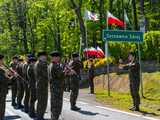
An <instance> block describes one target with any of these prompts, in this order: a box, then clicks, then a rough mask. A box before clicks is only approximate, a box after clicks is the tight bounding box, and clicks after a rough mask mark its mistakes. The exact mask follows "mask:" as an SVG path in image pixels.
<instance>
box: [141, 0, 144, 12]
mask: <svg viewBox="0 0 160 120" xmlns="http://www.w3.org/2000/svg"><path fill="white" fill-rule="evenodd" d="M140 14H141V15H144V0H140Z"/></svg>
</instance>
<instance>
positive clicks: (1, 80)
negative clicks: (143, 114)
mask: <svg viewBox="0 0 160 120" xmlns="http://www.w3.org/2000/svg"><path fill="white" fill-rule="evenodd" d="M49 56H50V57H49ZM4 58H5V56H4V55H2V54H0V120H4V119H5V104H6V103H5V100H6V95H7V93H8V83H11V93H12V103H11V105H12V106H13V107H14V108H15V109H22V110H23V111H24V112H25V113H27V114H28V115H29V116H30V117H31V118H34V119H36V120H44V114H45V112H46V108H47V104H50V106H51V109H50V111H51V120H58V119H59V117H60V115H61V112H62V107H63V94H64V91H69V92H70V109H71V110H73V111H79V110H80V109H81V108H79V107H78V106H77V105H76V101H77V97H78V94H79V82H80V80H81V70H82V69H83V64H82V62H81V60H80V57H79V53H73V54H72V59H71V60H65V62H62V54H61V53H60V52H58V51H53V52H51V53H50V54H48V53H47V52H45V51H42V52H39V53H38V54H37V56H35V55H33V54H29V55H27V57H26V60H24V59H23V58H22V57H19V56H13V57H12V62H11V63H10V65H9V67H8V66H6V65H5V64H4ZM48 58H50V62H49V64H48ZM128 59H129V63H128V64H125V65H124V64H120V65H119V68H120V69H127V70H129V78H130V91H131V96H132V98H133V107H132V108H130V109H131V110H133V111H139V105H140V96H139V86H140V74H139V73H140V72H139V69H140V66H139V63H138V62H137V59H136V55H135V54H134V53H130V54H129V56H128ZM89 61H90V63H89V65H88V73H89V86H90V93H91V94H94V93H95V91H94V82H93V78H94V64H93V62H92V61H93V59H92V58H89ZM49 95H50V99H51V100H50V103H48V96H49Z"/></svg>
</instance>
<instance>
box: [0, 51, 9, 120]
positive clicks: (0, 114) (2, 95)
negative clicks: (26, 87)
mask: <svg viewBox="0 0 160 120" xmlns="http://www.w3.org/2000/svg"><path fill="white" fill-rule="evenodd" d="M3 58H4V56H3V55H2V54H0V120H4V115H5V100H6V94H7V88H8V78H7V77H6V75H5V74H6V73H5V70H4V69H3Z"/></svg>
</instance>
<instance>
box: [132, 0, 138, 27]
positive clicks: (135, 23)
mask: <svg viewBox="0 0 160 120" xmlns="http://www.w3.org/2000/svg"><path fill="white" fill-rule="evenodd" d="M132 5H133V15H134V29H135V30H139V29H138V20H137V7H136V0H132Z"/></svg>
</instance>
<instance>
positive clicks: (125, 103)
mask: <svg viewBox="0 0 160 120" xmlns="http://www.w3.org/2000/svg"><path fill="white" fill-rule="evenodd" d="M124 76H125V75H124ZM126 76H127V74H126ZM143 83H144V84H143V85H144V96H145V98H141V112H142V113H143V114H149V115H153V116H159V117H160V111H159V110H158V109H160V72H155V73H143ZM96 99H97V101H99V102H102V103H104V104H106V105H110V106H111V107H113V108H118V109H121V110H125V111H129V110H128V108H129V107H130V106H132V99H131V96H130V93H129V92H125V93H122V92H119V91H111V96H110V97H109V96H108V92H107V90H104V89H102V88H96Z"/></svg>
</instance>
